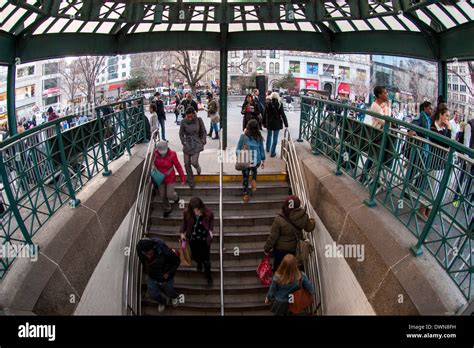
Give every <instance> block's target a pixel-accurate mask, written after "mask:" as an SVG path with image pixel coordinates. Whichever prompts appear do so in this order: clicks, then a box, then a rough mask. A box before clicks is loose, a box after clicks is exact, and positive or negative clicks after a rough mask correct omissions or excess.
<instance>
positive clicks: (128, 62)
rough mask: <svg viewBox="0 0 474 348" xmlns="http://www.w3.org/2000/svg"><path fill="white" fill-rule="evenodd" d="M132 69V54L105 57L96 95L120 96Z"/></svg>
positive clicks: (97, 82)
mask: <svg viewBox="0 0 474 348" xmlns="http://www.w3.org/2000/svg"><path fill="white" fill-rule="evenodd" d="M131 71H132V59H131V57H130V55H123V56H111V57H105V60H104V61H103V62H102V65H101V69H100V72H99V74H98V75H97V79H96V96H100V95H104V96H105V97H119V96H120V93H121V91H122V88H123V86H124V85H125V81H126V80H127V79H129V78H130V76H131Z"/></svg>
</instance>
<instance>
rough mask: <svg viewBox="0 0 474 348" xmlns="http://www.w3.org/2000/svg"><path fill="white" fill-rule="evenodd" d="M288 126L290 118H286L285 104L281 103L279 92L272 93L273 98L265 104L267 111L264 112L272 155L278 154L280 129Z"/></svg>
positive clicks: (267, 147) (268, 150) (264, 121)
mask: <svg viewBox="0 0 474 348" xmlns="http://www.w3.org/2000/svg"><path fill="white" fill-rule="evenodd" d="M283 124H284V125H285V128H288V120H287V119H286V115H285V111H284V110H283V104H282V103H280V100H279V96H278V93H277V92H273V93H272V99H271V100H270V101H267V105H266V106H265V113H264V114H263V126H264V127H265V128H267V130H268V132H267V146H266V150H267V152H270V157H275V156H276V147H277V144H278V135H279V134H280V130H281V129H283Z"/></svg>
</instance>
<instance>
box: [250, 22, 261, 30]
mask: <svg viewBox="0 0 474 348" xmlns="http://www.w3.org/2000/svg"><path fill="white" fill-rule="evenodd" d="M247 30H248V31H257V30H261V28H260V24H258V23H247Z"/></svg>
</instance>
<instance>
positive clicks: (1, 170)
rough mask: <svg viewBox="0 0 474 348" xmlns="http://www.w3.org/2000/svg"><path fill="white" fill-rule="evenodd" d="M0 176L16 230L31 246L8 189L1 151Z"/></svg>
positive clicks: (14, 201)
mask: <svg viewBox="0 0 474 348" xmlns="http://www.w3.org/2000/svg"><path fill="white" fill-rule="evenodd" d="M0 175H1V176H2V182H3V190H4V191H5V195H6V196H7V199H8V203H9V209H10V210H11V212H12V213H13V216H14V217H15V219H16V223H17V224H18V228H19V229H20V231H21V234H22V235H23V238H25V242H26V243H27V244H33V241H32V240H31V237H30V234H29V233H28V230H27V229H26V226H25V223H24V221H23V218H22V217H21V214H20V210H19V209H18V204H17V201H16V199H15V196H14V195H13V192H12V190H11V188H10V183H9V181H8V175H7V171H6V170H5V166H4V164H3V151H0ZM7 238H9V237H6V241H8V240H9V239H7Z"/></svg>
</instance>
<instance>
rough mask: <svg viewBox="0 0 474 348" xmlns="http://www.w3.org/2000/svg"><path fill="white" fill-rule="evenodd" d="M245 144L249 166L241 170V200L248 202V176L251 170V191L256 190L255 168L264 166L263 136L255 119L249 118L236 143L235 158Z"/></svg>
mask: <svg viewBox="0 0 474 348" xmlns="http://www.w3.org/2000/svg"><path fill="white" fill-rule="evenodd" d="M244 145H246V147H247V149H248V150H249V151H248V154H249V155H250V158H249V161H250V163H249V167H248V168H244V169H243V170H242V186H243V195H244V196H243V200H244V202H245V203H248V202H249V200H250V191H249V177H250V172H252V183H251V185H252V192H255V191H256V190H257V169H258V168H259V167H260V168H262V169H264V168H265V150H264V149H263V136H262V134H261V133H260V130H259V128H258V121H257V120H250V121H249V122H248V123H247V128H246V129H245V132H244V134H242V135H241V136H240V138H239V142H238V143H237V152H236V153H237V158H239V157H240V155H241V151H242V148H243V146H244Z"/></svg>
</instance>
